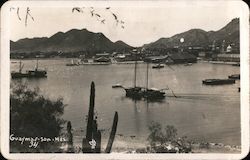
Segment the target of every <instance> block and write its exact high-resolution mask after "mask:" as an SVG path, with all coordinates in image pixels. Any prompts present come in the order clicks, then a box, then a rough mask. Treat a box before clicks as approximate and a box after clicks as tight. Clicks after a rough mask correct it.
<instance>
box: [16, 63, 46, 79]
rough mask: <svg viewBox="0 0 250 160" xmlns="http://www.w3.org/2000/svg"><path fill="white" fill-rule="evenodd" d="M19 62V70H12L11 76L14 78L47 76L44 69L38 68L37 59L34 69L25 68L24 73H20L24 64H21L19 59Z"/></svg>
mask: <svg viewBox="0 0 250 160" xmlns="http://www.w3.org/2000/svg"><path fill="white" fill-rule="evenodd" d="M19 63H20V65H19V71H18V72H12V73H11V78H13V79H15V78H46V77H47V71H46V70H42V69H38V60H37V64H36V67H35V70H27V71H26V72H25V73H22V69H23V66H24V64H22V62H21V61H20V62H19Z"/></svg>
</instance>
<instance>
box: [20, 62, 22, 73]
mask: <svg viewBox="0 0 250 160" xmlns="http://www.w3.org/2000/svg"><path fill="white" fill-rule="evenodd" d="M21 72H22V62H21V60H20V62H19V73H21Z"/></svg>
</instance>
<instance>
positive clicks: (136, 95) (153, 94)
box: [124, 62, 165, 101]
mask: <svg viewBox="0 0 250 160" xmlns="http://www.w3.org/2000/svg"><path fill="white" fill-rule="evenodd" d="M148 68H149V65H148V63H147V72H146V73H147V74H146V87H139V86H137V85H136V78H137V77H136V76H137V74H136V69H137V62H135V72H134V86H133V87H130V88H124V89H125V91H126V97H129V98H132V99H135V100H137V99H142V98H144V99H146V100H151V101H154V100H160V99H164V98H165V92H164V91H163V90H158V89H156V88H148Z"/></svg>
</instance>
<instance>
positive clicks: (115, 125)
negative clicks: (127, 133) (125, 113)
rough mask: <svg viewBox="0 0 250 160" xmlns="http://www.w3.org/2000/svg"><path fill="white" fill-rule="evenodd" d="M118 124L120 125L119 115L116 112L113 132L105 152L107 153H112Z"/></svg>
mask: <svg viewBox="0 0 250 160" xmlns="http://www.w3.org/2000/svg"><path fill="white" fill-rule="evenodd" d="M117 123H118V113H117V112H115V116H114V120H113V125H112V130H111V133H110V136H109V141H108V144H107V147H106V150H105V153H110V151H111V148H112V145H113V142H114V139H115V133H116V129H117Z"/></svg>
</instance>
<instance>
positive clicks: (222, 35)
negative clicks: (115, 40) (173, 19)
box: [143, 18, 240, 49]
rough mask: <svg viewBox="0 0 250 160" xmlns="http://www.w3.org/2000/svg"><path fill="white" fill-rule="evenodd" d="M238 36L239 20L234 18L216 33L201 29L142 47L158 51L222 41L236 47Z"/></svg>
mask: <svg viewBox="0 0 250 160" xmlns="http://www.w3.org/2000/svg"><path fill="white" fill-rule="evenodd" d="M239 35H240V32H239V18H235V19H233V20H232V21H231V22H230V23H228V24H227V25H226V26H225V27H223V28H222V29H220V30H218V31H209V32H206V31H204V30H201V29H191V30H189V31H186V32H183V33H180V34H176V35H174V36H172V37H170V38H160V39H159V40H157V41H155V42H153V43H150V44H145V45H143V47H145V48H149V49H155V48H158V49H159V48H169V47H174V46H207V45H208V44H210V45H211V44H213V41H215V44H216V45H221V43H222V42H223V40H225V44H232V43H234V44H236V45H237V44H239V38H240V36H239ZM181 38H184V42H183V43H181V42H180V39H181Z"/></svg>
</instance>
